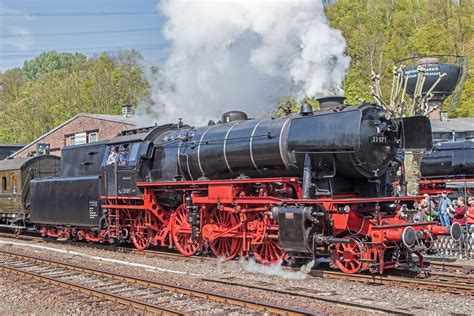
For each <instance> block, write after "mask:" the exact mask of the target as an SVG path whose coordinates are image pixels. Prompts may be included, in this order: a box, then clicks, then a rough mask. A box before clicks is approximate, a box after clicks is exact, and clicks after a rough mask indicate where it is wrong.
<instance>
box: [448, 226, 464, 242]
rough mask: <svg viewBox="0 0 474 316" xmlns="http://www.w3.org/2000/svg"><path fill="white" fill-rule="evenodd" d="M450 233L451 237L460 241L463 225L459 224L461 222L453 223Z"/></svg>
mask: <svg viewBox="0 0 474 316" xmlns="http://www.w3.org/2000/svg"><path fill="white" fill-rule="evenodd" d="M449 234H450V235H451V238H452V239H454V240H456V241H458V240H459V239H461V237H462V227H461V225H459V223H454V224H452V225H451V227H450V228H449Z"/></svg>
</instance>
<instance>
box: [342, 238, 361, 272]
mask: <svg viewBox="0 0 474 316" xmlns="http://www.w3.org/2000/svg"><path fill="white" fill-rule="evenodd" d="M349 239H350V240H351V241H352V242H351V243H337V244H336V247H335V251H336V258H335V260H336V265H337V266H338V267H339V269H341V271H342V272H345V273H349V274H353V273H357V272H359V271H360V270H361V268H362V266H363V261H361V259H363V258H364V255H365V251H364V249H363V247H362V245H361V242H360V241H359V240H358V239H356V238H354V237H349Z"/></svg>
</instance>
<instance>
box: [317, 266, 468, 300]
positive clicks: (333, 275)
mask: <svg viewBox="0 0 474 316" xmlns="http://www.w3.org/2000/svg"><path fill="white" fill-rule="evenodd" d="M310 275H312V276H314V277H322V278H327V279H342V280H350V281H358V282H365V283H372V284H374V283H375V284H377V283H378V284H397V285H404V286H409V287H420V286H421V287H423V288H430V289H436V290H441V291H446V292H450V293H453V292H456V293H458V292H461V293H467V294H469V295H474V287H473V286H472V285H467V284H459V283H448V282H438V281H430V280H420V279H413V278H405V277H398V276H392V275H366V274H346V273H343V272H336V271H326V270H311V272H310Z"/></svg>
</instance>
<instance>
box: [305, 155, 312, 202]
mask: <svg viewBox="0 0 474 316" xmlns="http://www.w3.org/2000/svg"><path fill="white" fill-rule="evenodd" d="M312 171H313V167H312V165H311V158H310V157H309V155H308V154H305V155H304V167H303V199H309V198H310V188H311V185H312V182H311V173H312Z"/></svg>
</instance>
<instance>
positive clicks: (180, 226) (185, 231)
mask: <svg viewBox="0 0 474 316" xmlns="http://www.w3.org/2000/svg"><path fill="white" fill-rule="evenodd" d="M174 215H175V216H174V221H173V223H172V227H171V235H172V236H173V241H174V244H175V246H176V249H178V251H179V252H180V253H181V254H182V255H184V256H192V255H194V254H195V253H196V252H197V251H198V249H199V247H200V246H201V238H200V237H195V238H191V228H192V227H191V224H189V214H188V212H187V211H186V207H185V206H184V205H180V206H179V207H178V209H177V210H176V213H175V214H174Z"/></svg>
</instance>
